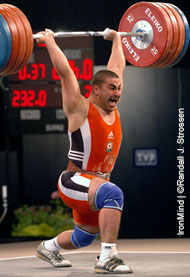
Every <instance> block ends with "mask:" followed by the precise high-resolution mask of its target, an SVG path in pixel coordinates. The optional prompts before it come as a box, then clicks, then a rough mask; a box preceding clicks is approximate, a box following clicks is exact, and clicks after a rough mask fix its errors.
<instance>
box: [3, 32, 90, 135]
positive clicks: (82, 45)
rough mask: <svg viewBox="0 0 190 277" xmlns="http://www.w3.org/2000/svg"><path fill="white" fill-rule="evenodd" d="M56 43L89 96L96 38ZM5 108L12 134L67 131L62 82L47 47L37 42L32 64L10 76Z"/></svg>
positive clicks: (8, 130) (61, 40)
mask: <svg viewBox="0 0 190 277" xmlns="http://www.w3.org/2000/svg"><path fill="white" fill-rule="evenodd" d="M56 42H57V44H58V45H59V47H60V48H61V50H62V51H63V52H64V54H65V55H66V57H67V59H68V61H69V64H70V67H71V68H72V70H73V72H74V73H75V76H76V78H77V80H78V83H79V85H80V89H81V93H82V94H83V95H84V97H89V95H90V93H91V84H90V81H91V80H92V75H93V63H94V50H93V39H92V38H91V37H80V38H78V37H77V38H76V37H70V38H56ZM4 107H5V118H6V130H7V132H8V134H9V135H14V136H15V135H20V134H43V133H45V134H47V133H60V132H67V119H66V117H65V115H64V112H63V109H62V97H61V82H60V78H59V76H58V75H57V73H56V71H55V68H54V67H53V66H52V63H51V60H50V57H49V54H48V51H47V49H46V46H45V44H37V43H36V42H34V50H33V54H32V56H31V58H30V60H29V62H28V64H27V65H26V66H25V67H24V68H23V69H22V70H21V71H19V72H18V73H17V74H14V75H10V76H9V77H8V90H7V91H6V92H5V98H4Z"/></svg>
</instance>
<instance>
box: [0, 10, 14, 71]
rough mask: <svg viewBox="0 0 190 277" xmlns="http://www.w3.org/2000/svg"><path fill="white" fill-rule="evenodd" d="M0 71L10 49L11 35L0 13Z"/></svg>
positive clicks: (6, 61) (5, 63)
mask: <svg viewBox="0 0 190 277" xmlns="http://www.w3.org/2000/svg"><path fill="white" fill-rule="evenodd" d="M0 49H1V51H0V71H2V69H3V68H5V67H6V65H7V63H8V61H9V59H10V56H11V51H12V37H11V32H10V29H9V26H8V24H7V22H6V20H5V19H4V17H3V16H2V15H1V14H0Z"/></svg>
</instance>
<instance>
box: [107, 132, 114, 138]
mask: <svg viewBox="0 0 190 277" xmlns="http://www.w3.org/2000/svg"><path fill="white" fill-rule="evenodd" d="M108 139H114V135H113V132H112V131H111V132H110V133H109V135H108Z"/></svg>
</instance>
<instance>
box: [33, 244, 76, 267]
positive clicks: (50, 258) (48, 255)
mask: <svg viewBox="0 0 190 277" xmlns="http://www.w3.org/2000/svg"><path fill="white" fill-rule="evenodd" d="M36 256H37V257H38V258H40V259H42V260H44V261H46V262H48V263H50V264H51V265H53V266H54V267H69V266H72V264H71V262H69V261H68V260H67V259H66V258H65V257H63V256H62V255H61V254H60V253H59V252H52V251H49V250H47V249H46V248H45V246H44V242H42V243H41V244H40V245H39V246H38V248H37V250H36Z"/></svg>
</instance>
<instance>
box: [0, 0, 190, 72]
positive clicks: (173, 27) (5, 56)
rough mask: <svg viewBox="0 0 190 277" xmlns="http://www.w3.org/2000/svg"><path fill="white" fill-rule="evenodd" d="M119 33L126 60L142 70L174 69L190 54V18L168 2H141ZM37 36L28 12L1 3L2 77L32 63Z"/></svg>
mask: <svg viewBox="0 0 190 277" xmlns="http://www.w3.org/2000/svg"><path fill="white" fill-rule="evenodd" d="M118 33H119V35H120V36H121V42H122V47H123V52H124V55H125V58H126V60H127V61H128V62H129V63H131V64H132V65H134V66H138V67H160V68H162V67H171V66H173V65H176V64H177V63H178V62H179V61H180V60H181V59H182V58H183V57H184V55H185V54H186V52H187V49H188V46H189V42H190V31H189V24H188V21H187V18H186V17H185V15H184V13H183V12H182V11H181V10H180V9H179V8H178V7H176V6H174V5H172V4H167V3H157V2H153V3H151V2H138V3H136V4H134V5H132V6H131V7H129V8H128V9H127V11H126V12H125V13H124V15H123V16H122V18H121V20H120V23H119V28H118ZM107 35H109V29H108V28H106V29H105V30H104V31H83V32H57V33H54V36H55V37H73V36H76V37H79V36H80V37H82V36H92V37H96V36H103V37H104V36H107ZM42 36H43V35H42V34H33V33H32V29H31V26H30V23H29V21H28V19H27V18H26V16H25V15H24V13H23V12H22V11H21V10H20V9H18V8H17V7H15V6H13V5H10V4H0V46H1V49H2V51H1V53H0V75H2V76H3V75H11V74H15V73H17V72H18V71H20V70H21V69H22V68H23V67H24V66H25V65H26V64H27V63H28V61H29V59H30V56H31V54H32V51H33V40H34V39H37V38H40V37H42Z"/></svg>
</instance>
